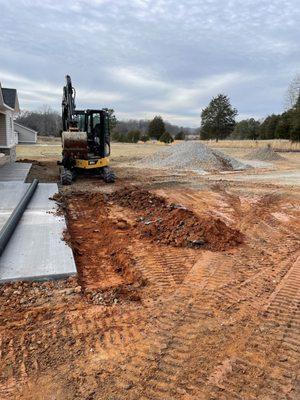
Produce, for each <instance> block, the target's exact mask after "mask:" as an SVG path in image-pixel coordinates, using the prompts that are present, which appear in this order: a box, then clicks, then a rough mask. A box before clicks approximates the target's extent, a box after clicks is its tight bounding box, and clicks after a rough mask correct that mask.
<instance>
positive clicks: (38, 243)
mask: <svg viewBox="0 0 300 400" xmlns="http://www.w3.org/2000/svg"><path fill="white" fill-rule="evenodd" d="M14 186H15V191H13V190H12V182H7V183H2V184H0V190H1V201H0V226H1V223H2V224H3V223H4V222H5V220H6V219H7V218H8V217H9V215H10V213H11V210H12V209H13V208H14V206H15V205H16V204H17V203H18V201H19V199H20V198H21V196H22V193H24V191H25V190H26V189H27V187H28V184H24V183H23V184H22V183H20V182H15V183H14ZM57 191H58V188H57V185H56V184H52V183H51V184H47V183H40V184H39V186H38V188H37V190H36V192H35V193H34V195H33V198H32V200H31V202H30V203H29V205H28V207H27V209H26V211H25V213H24V214H23V216H22V218H21V220H20V222H19V224H18V226H17V228H16V230H15V232H14V234H13V236H12V238H11V239H10V241H9V243H8V245H7V247H6V248H5V250H4V252H3V254H2V256H1V257H0V282H5V281H13V280H24V279H31V280H44V279H56V278H61V277H66V276H70V275H75V274H76V272H77V271H76V266H75V261H74V257H73V253H72V250H71V249H70V247H68V246H67V245H66V243H65V242H64V241H62V240H61V237H62V234H63V231H64V229H66V223H65V219H64V217H63V216H57V215H55V214H53V212H55V210H56V205H55V202H54V201H51V200H49V197H51V196H53V195H54V194H55V193H57ZM8 199H9V200H10V201H9V202H8V201H6V200H8Z"/></svg>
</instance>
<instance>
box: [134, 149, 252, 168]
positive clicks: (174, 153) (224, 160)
mask: <svg viewBox="0 0 300 400" xmlns="http://www.w3.org/2000/svg"><path fill="white" fill-rule="evenodd" d="M135 165H136V166H143V167H149V168H168V169H172V170H174V171H176V170H177V171H180V170H192V171H195V172H197V173H200V174H205V173H206V172H218V171H240V170H244V169H246V168H250V166H249V165H246V164H243V163H242V162H240V161H238V160H236V159H235V158H233V157H230V156H228V155H226V154H224V153H222V152H220V151H218V150H215V149H211V148H210V147H208V146H206V145H205V144H202V143H200V142H199V141H187V142H183V143H180V144H176V145H171V146H168V147H166V148H164V149H162V150H160V151H158V152H157V153H155V154H153V155H151V156H147V157H145V158H143V159H142V160H139V161H137V162H136V163H135Z"/></svg>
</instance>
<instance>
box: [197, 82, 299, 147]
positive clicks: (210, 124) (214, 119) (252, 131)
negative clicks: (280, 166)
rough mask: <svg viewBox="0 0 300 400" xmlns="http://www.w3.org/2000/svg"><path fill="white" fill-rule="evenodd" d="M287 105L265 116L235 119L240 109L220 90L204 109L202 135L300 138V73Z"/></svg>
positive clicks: (290, 92)
mask: <svg viewBox="0 0 300 400" xmlns="http://www.w3.org/2000/svg"><path fill="white" fill-rule="evenodd" d="M288 101H289V105H288V109H287V110H286V111H284V112H283V113H282V114H272V115H269V116H268V117H266V118H265V119H264V120H262V121H259V120H255V119H254V118H249V119H244V120H241V121H239V122H236V120H235V118H236V116H237V113H238V112H237V109H236V108H234V107H233V106H232V105H231V103H230V99H229V97H228V96H226V95H224V94H219V95H217V96H216V97H214V98H213V99H212V100H211V101H210V103H209V104H208V106H207V107H205V108H204V109H203V110H202V112H201V127H200V138H201V139H203V140H207V139H216V140H219V139H225V138H228V139H253V140H259V139H289V140H291V141H300V77H298V78H297V79H294V80H293V81H292V83H291V85H290V87H289V89H288Z"/></svg>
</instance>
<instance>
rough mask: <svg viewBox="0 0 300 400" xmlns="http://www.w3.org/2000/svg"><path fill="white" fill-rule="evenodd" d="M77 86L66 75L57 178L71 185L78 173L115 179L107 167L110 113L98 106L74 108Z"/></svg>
mask: <svg viewBox="0 0 300 400" xmlns="http://www.w3.org/2000/svg"><path fill="white" fill-rule="evenodd" d="M75 97H76V90H75V89H74V87H73V86H72V81H71V77H70V76H69V75H66V84H65V86H64V88H63V98H62V124H63V132H62V135H61V138H62V160H61V161H60V162H59V163H58V164H59V165H60V166H61V167H60V181H61V183H62V185H71V183H72V181H73V180H74V179H75V177H76V176H77V175H78V174H80V173H91V172H92V173H93V174H95V175H98V176H100V178H102V179H103V180H104V181H105V182H107V183H112V182H114V181H115V174H114V172H113V171H112V170H111V168H110V167H109V159H108V156H109V155H110V127H109V119H110V118H109V117H110V116H109V113H108V112H107V110H106V109H101V110H89V109H88V110H76V105H75Z"/></svg>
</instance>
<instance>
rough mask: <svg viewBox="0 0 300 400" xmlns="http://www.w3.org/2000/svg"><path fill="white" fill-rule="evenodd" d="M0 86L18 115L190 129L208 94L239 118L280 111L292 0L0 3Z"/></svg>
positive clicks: (295, 27)
mask: <svg viewBox="0 0 300 400" xmlns="http://www.w3.org/2000/svg"><path fill="white" fill-rule="evenodd" d="M0 10H1V17H0V19H1V24H0V82H1V83H2V86H4V87H15V88H17V89H18V92H19V101H20V106H21V108H23V109H38V108H40V107H42V106H43V105H45V104H47V105H50V106H51V107H53V108H55V109H57V110H60V103H61V93H62V86H63V84H64V76H65V74H66V73H68V74H70V75H71V77H72V81H73V84H74V86H75V87H76V89H77V96H78V101H77V107H78V108H85V107H90V108H92V107H97V108H102V107H112V108H114V109H115V111H116V115H117V117H118V118H119V119H129V118H138V119H140V118H152V117H153V116H154V115H156V114H160V115H162V116H163V117H164V118H165V119H166V120H168V121H170V122H172V123H176V124H179V125H184V126H192V127H196V126H199V124H200V112H201V109H202V108H203V107H205V106H206V105H207V103H208V102H209V100H210V99H211V97H212V96H214V95H216V94H218V93H220V92H222V93H225V94H227V95H229V96H230V99H231V102H232V104H233V105H234V106H235V107H236V108H237V109H238V111H239V119H242V118H245V117H251V116H253V117H257V118H261V117H264V116H266V115H267V114H269V113H272V112H274V113H277V112H281V111H282V109H283V105H284V95H285V92H286V89H287V86H288V83H289V82H290V81H291V80H292V78H293V77H294V76H295V74H296V73H298V72H300V46H299V42H300V23H299V21H300V2H299V0H291V1H285V0H268V1H265V0H252V1H250V0H228V1H225V0H206V1H204V0H181V1H179V0H130V1H129V0H128V1H126V0H59V1H57V0H50V1H49V0H40V1H32V0H27V1H19V0H18V1H14V0H9V1H7V0H0Z"/></svg>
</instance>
